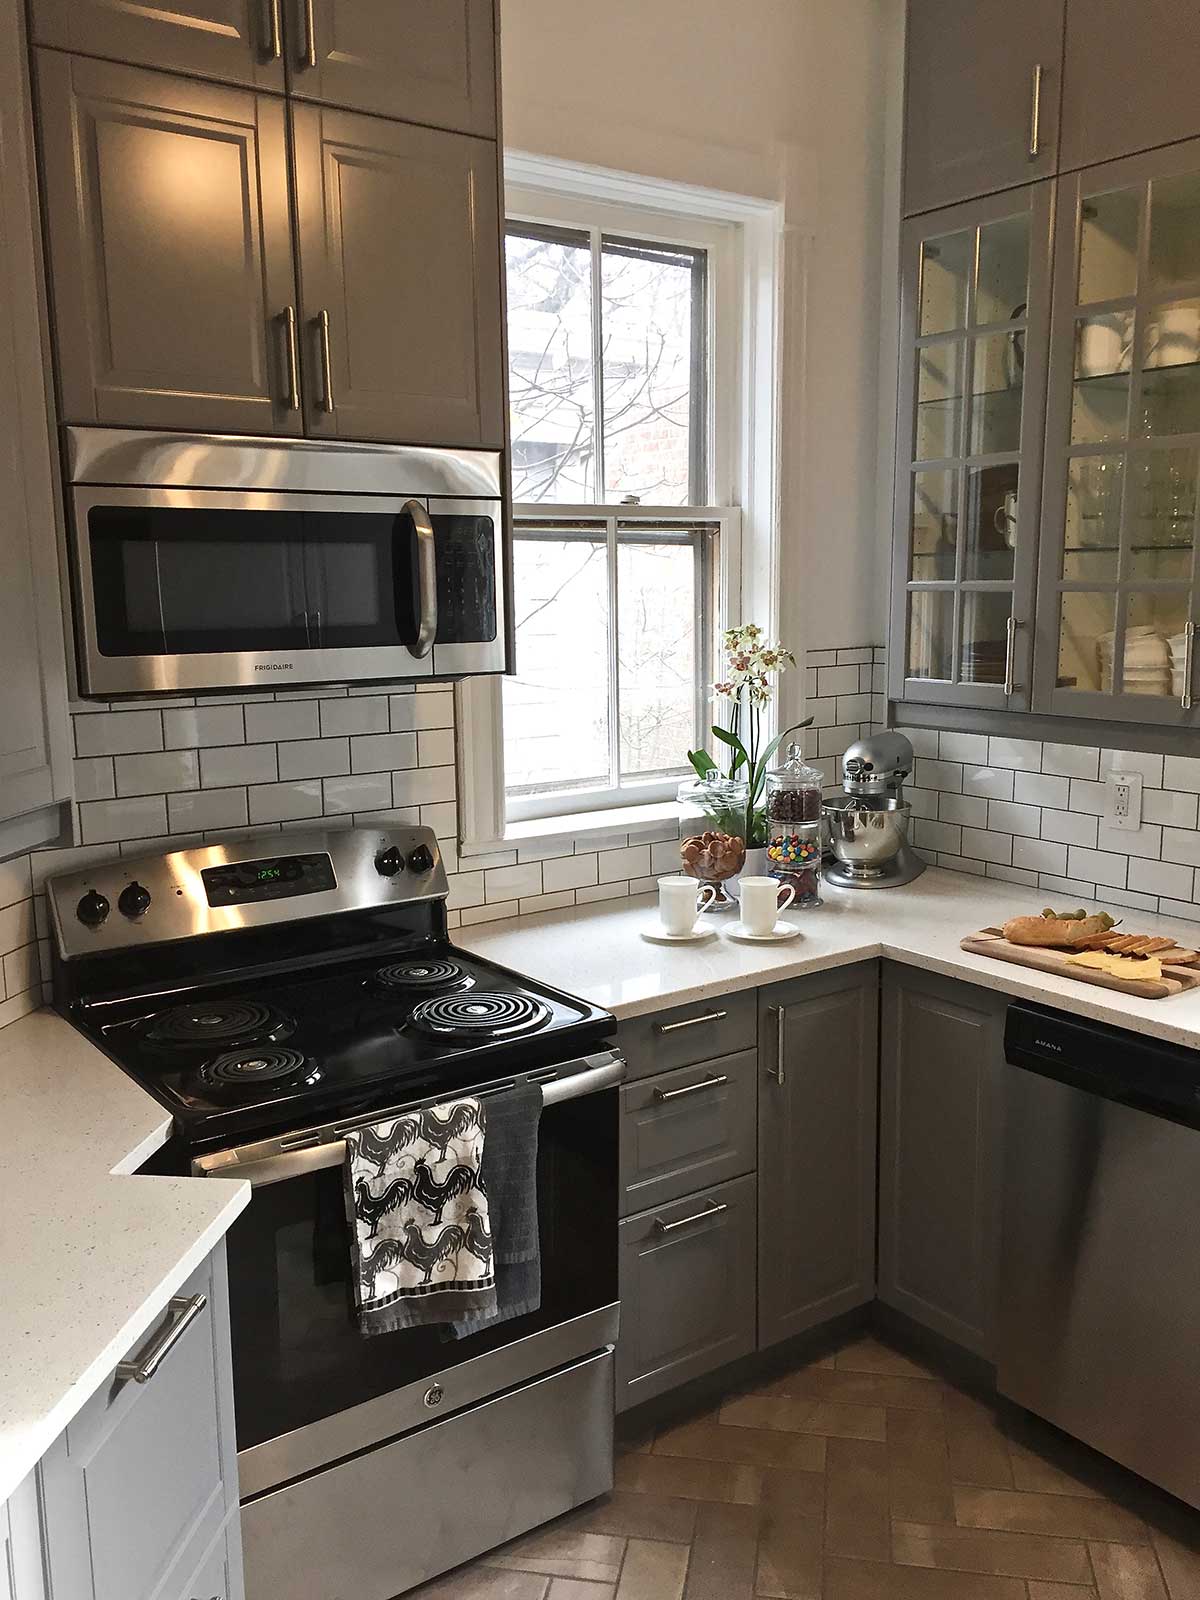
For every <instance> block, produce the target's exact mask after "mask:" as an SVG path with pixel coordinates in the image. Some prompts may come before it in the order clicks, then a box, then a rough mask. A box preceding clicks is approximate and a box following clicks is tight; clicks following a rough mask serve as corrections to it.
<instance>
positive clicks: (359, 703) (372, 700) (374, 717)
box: [320, 694, 415, 739]
mask: <svg viewBox="0 0 1200 1600" xmlns="http://www.w3.org/2000/svg"><path fill="white" fill-rule="evenodd" d="M414 698H415V696H414ZM320 712H321V737H322V738H323V739H332V738H338V737H344V736H345V735H347V734H351V733H387V731H388V729H389V726H390V724H389V721H388V702H387V696H386V695H382V694H377V695H371V696H369V697H368V696H363V697H361V698H359V699H354V700H351V699H349V698H347V699H345V700H322V701H321V707H320Z"/></svg>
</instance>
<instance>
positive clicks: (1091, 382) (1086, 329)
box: [1071, 311, 1133, 444]
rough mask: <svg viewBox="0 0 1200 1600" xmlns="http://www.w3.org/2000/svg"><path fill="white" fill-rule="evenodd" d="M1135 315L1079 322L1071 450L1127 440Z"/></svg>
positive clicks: (1120, 314) (1120, 313) (1111, 314)
mask: <svg viewBox="0 0 1200 1600" xmlns="http://www.w3.org/2000/svg"><path fill="white" fill-rule="evenodd" d="M1132 345H1133V312H1132V311H1114V312H1109V313H1107V314H1105V315H1102V316H1097V317H1080V318H1079V320H1078V321H1077V322H1076V324H1075V394H1074V399H1073V403H1072V406H1071V442H1072V444H1097V443H1099V442H1100V441H1101V440H1104V439H1123V438H1125V437H1126V430H1127V427H1128V417H1129V368H1130V362H1131V351H1132Z"/></svg>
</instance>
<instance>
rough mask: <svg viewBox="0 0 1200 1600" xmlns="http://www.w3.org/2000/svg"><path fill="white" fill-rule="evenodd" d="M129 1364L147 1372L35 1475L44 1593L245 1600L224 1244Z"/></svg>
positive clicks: (123, 1375)
mask: <svg viewBox="0 0 1200 1600" xmlns="http://www.w3.org/2000/svg"><path fill="white" fill-rule="evenodd" d="M201 1302H202V1303H201ZM156 1352H157V1353H158V1355H159V1357H160V1359H159V1361H158V1362H157V1364H156V1365H154V1356H155V1353H156ZM127 1359H128V1361H129V1362H130V1363H131V1364H140V1365H141V1371H142V1373H146V1370H147V1368H150V1367H152V1368H153V1370H151V1371H150V1372H149V1375H148V1376H146V1377H145V1378H144V1381H138V1378H137V1377H136V1376H134V1375H133V1373H132V1371H130V1372H128V1373H127V1372H124V1371H123V1370H122V1369H121V1368H118V1369H117V1370H116V1371H115V1372H114V1373H113V1375H112V1377H111V1378H110V1379H109V1381H108V1382H106V1383H105V1384H104V1385H103V1386H102V1388H101V1389H100V1390H99V1391H98V1392H97V1393H96V1394H95V1395H94V1396H93V1397H92V1399H91V1400H89V1401H88V1403H87V1404H86V1405H85V1406H84V1407H83V1409H82V1410H81V1411H80V1412H79V1413H78V1415H77V1416H76V1417H75V1418H74V1420H73V1421H72V1422H71V1423H70V1424H69V1425H68V1427H67V1428H66V1430H65V1432H64V1433H63V1434H62V1436H61V1438H59V1439H58V1441H57V1442H56V1443H55V1444H54V1446H53V1447H52V1448H51V1449H50V1451H49V1452H48V1453H47V1455H46V1456H45V1457H44V1459H43V1461H42V1463H41V1465H40V1467H39V1469H38V1477H39V1485H40V1492H41V1510H42V1524H43V1539H44V1543H45V1566H46V1573H47V1575H48V1580H49V1586H50V1592H51V1594H53V1595H54V1596H56V1597H57V1596H62V1597H63V1600H118V1597H119V1600H214V1597H215V1600H242V1579H241V1545H240V1533H239V1525H238V1485H237V1455H236V1446H235V1443H234V1433H233V1379H232V1372H231V1367H230V1352H229V1307H228V1291H227V1286H226V1279H225V1253H224V1246H221V1247H220V1248H219V1249H218V1250H217V1251H216V1252H215V1253H214V1255H213V1256H212V1257H210V1259H209V1260H208V1261H207V1262H205V1263H204V1265H203V1266H202V1267H201V1268H200V1269H199V1270H198V1271H197V1272H196V1273H195V1274H194V1275H193V1277H192V1278H191V1279H190V1280H189V1281H188V1283H186V1284H185V1285H184V1287H183V1288H182V1289H181V1290H180V1292H179V1294H178V1295H177V1296H176V1297H175V1298H174V1299H173V1300H172V1301H171V1302H170V1304H169V1306H168V1307H167V1308H166V1310H165V1311H164V1312H163V1314H162V1316H161V1317H160V1318H159V1319H158V1321H157V1323H156V1324H155V1325H154V1326H153V1327H152V1328H151V1329H150V1330H149V1331H148V1333H147V1334H146V1335H145V1336H144V1337H143V1338H142V1339H141V1340H140V1341H139V1342H138V1346H137V1347H136V1349H134V1350H132V1351H131V1352H130V1353H129V1357H128V1358H127ZM197 1585H199V1587H197ZM19 1600H24V1596H19Z"/></svg>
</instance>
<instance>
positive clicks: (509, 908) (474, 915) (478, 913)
mask: <svg viewBox="0 0 1200 1600" xmlns="http://www.w3.org/2000/svg"><path fill="white" fill-rule="evenodd" d="M520 909H521V908H520V904H519V903H518V902H517V901H516V900H503V901H501V902H500V903H499V904H498V905H494V906H464V907H463V909H462V910H461V911H460V912H459V913H458V915H459V916H460V917H461V918H462V925H463V927H464V928H469V927H470V926H471V924H472V923H474V922H503V921H504V920H505V919H506V918H507V917H515V916H516V915H517V913H518V912H519V911H520Z"/></svg>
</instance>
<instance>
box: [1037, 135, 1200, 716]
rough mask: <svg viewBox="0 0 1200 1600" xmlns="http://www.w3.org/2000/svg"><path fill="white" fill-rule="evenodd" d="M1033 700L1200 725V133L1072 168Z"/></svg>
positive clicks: (1061, 195)
mask: <svg viewBox="0 0 1200 1600" xmlns="http://www.w3.org/2000/svg"><path fill="white" fill-rule="evenodd" d="M1054 280H1055V281H1054V316H1053V326H1052V330H1051V351H1050V384H1049V396H1048V405H1047V432H1046V437H1047V455H1046V471H1045V486H1044V496H1043V521H1042V541H1041V557H1040V563H1039V592H1038V625H1037V635H1038V638H1037V659H1036V695H1035V702H1034V703H1035V709H1036V710H1038V711H1049V712H1055V713H1058V714H1061V715H1067V716H1080V717H1105V718H1112V719H1116V720H1120V721H1125V722H1141V723H1156V724H1170V725H1174V726H1180V725H1185V726H1186V725H1189V724H1191V723H1193V722H1194V721H1195V720H1197V718H1196V714H1195V713H1194V712H1193V709H1192V689H1193V683H1194V678H1195V661H1194V649H1193V642H1194V636H1195V624H1196V618H1197V609H1198V608H1197V600H1198V584H1197V565H1196V551H1197V543H1198V541H1197V536H1196V515H1197V500H1198V495H1197V487H1198V484H1200V140H1196V141H1191V142H1189V143H1187V144H1182V145H1175V146H1172V147H1170V148H1169V149H1167V150H1161V151H1156V152H1154V153H1153V154H1152V155H1149V156H1136V157H1132V158H1130V159H1128V160H1123V161H1117V162H1112V163H1110V164H1108V165H1106V166H1101V167H1093V168H1090V169H1088V170H1087V171H1084V172H1082V173H1077V174H1074V175H1072V176H1070V177H1064V178H1062V179H1060V180H1059V192H1058V222H1057V239H1056V243H1055V267H1054Z"/></svg>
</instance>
